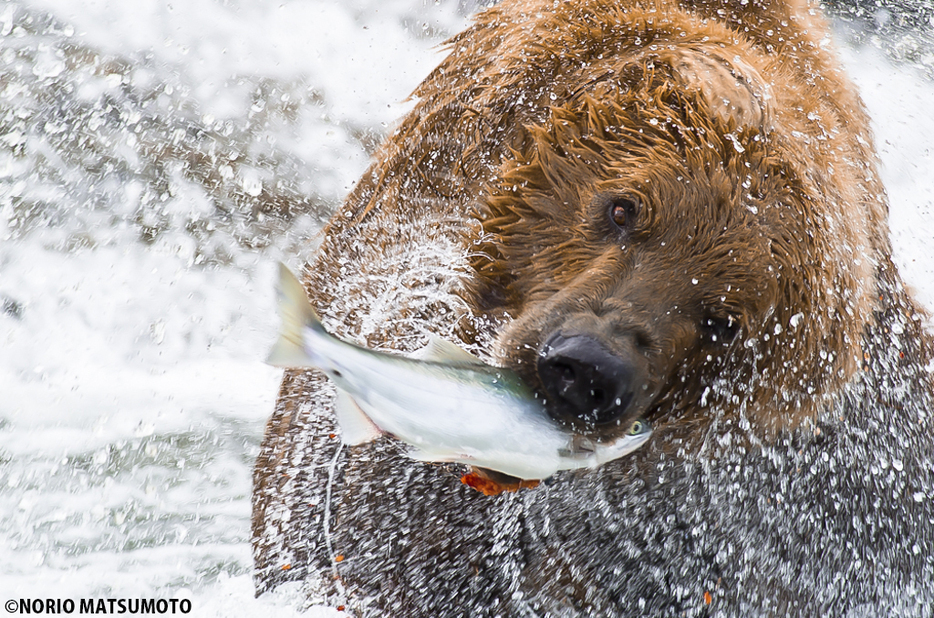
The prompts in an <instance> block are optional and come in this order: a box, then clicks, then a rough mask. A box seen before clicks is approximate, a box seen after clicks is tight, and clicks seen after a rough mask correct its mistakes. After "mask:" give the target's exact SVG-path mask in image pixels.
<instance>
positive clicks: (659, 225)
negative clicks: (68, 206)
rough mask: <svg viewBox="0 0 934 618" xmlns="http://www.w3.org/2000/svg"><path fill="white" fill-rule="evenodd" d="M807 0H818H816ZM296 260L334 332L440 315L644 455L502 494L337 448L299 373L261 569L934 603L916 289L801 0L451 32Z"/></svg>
mask: <svg viewBox="0 0 934 618" xmlns="http://www.w3.org/2000/svg"><path fill="white" fill-rule="evenodd" d="M815 4H816V3H815ZM449 47H450V54H449V55H448V56H447V58H446V59H445V60H444V61H443V62H442V63H441V65H440V66H439V67H438V68H437V69H435V71H434V72H432V73H431V75H429V76H428V78H427V79H426V80H425V81H424V82H423V83H422V85H421V86H420V87H419V88H418V89H417V90H416V92H415V95H414V96H415V97H416V99H417V104H416V105H415V107H414V109H413V111H412V112H411V113H410V114H409V115H408V116H407V117H406V118H405V119H404V120H403V121H402V122H401V124H400V125H399V127H398V128H397V129H396V130H395V131H394V132H393V133H392V135H391V136H390V137H389V138H388V140H387V141H386V143H385V144H384V145H383V146H382V148H381V150H380V151H379V152H378V154H377V157H376V160H375V162H374V163H373V164H372V165H371V167H370V168H369V170H368V171H367V172H366V173H365V174H364V176H363V178H362V179H361V180H360V181H359V183H358V184H357V186H356V187H355V188H354V190H353V192H352V193H351V194H350V196H349V197H348V198H347V201H346V202H345V203H344V205H343V206H342V207H341V208H340V209H339V210H338V211H337V212H336V213H335V214H334V216H333V218H332V220H331V222H330V224H329V225H328V227H327V229H326V230H325V233H324V236H323V240H322V243H321V246H320V248H319V250H318V254H317V257H316V258H315V260H314V261H313V262H312V263H311V264H309V265H308V267H307V269H306V271H305V273H304V275H305V283H306V287H307V290H308V292H309V295H310V298H311V300H312V302H313V303H314V304H315V305H316V307H317V308H318V309H319V311H320V313H321V314H322V315H323V316H325V323H326V325H327V326H328V327H329V328H330V329H331V330H332V331H333V332H335V333H337V334H339V335H340V336H342V337H344V338H347V339H350V340H354V341H357V342H360V343H363V344H365V345H367V346H370V347H372V348H377V349H391V350H398V351H408V350H412V349H415V348H417V347H419V346H420V345H422V344H423V343H424V342H425V340H426V337H427V334H428V333H434V334H436V335H439V336H441V337H444V338H447V339H449V340H450V341H453V342H456V343H458V344H460V345H462V346H464V347H465V348H468V349H470V350H471V351H473V352H474V353H476V354H478V355H480V356H481V357H483V358H485V359H488V360H490V361H491V362H493V363H497V364H501V365H504V366H507V367H510V368H512V369H514V370H515V371H517V372H518V373H519V374H520V375H521V376H522V377H523V378H524V379H525V381H526V382H527V383H528V384H529V385H530V386H531V387H532V388H534V389H535V391H536V392H537V393H539V394H540V396H541V397H542V398H543V399H544V400H545V402H546V407H547V411H548V414H549V415H550V416H551V417H552V418H553V419H554V420H555V422H558V423H562V424H564V425H566V426H567V427H569V428H571V429H573V430H574V431H577V432H579V433H581V434H584V435H587V436H589V437H591V438H592V439H593V440H596V441H602V440H610V439H613V438H614V437H615V436H617V435H618V434H619V433H620V432H621V431H624V428H625V427H626V426H627V424H628V421H630V420H631V419H633V418H637V417H644V418H645V419H647V420H648V421H649V422H651V423H652V425H653V427H654V430H655V433H654V435H653V436H652V438H651V440H650V441H649V442H648V443H647V444H646V445H644V446H643V447H642V448H641V449H640V450H638V451H636V452H635V453H633V454H631V455H629V456H627V457H624V458H622V459H620V460H617V461H613V462H610V463H608V464H605V465H603V466H601V467H599V468H596V469H591V470H578V471H569V472H562V473H559V474H557V475H555V476H554V477H552V478H551V479H548V480H547V481H546V482H544V483H542V484H541V485H540V486H539V487H537V488H534V489H525V490H523V491H519V492H517V493H503V494H501V495H498V496H495V497H487V496H484V495H481V494H480V493H478V492H476V491H473V490H472V489H470V488H468V487H466V486H464V485H462V484H461V483H460V482H459V481H458V477H459V475H460V474H461V473H462V472H463V471H462V470H459V469H458V468H457V467H456V466H451V465H430V464H424V463H417V462H413V461H410V460H409V459H407V458H405V457H404V454H403V450H402V449H401V448H400V447H399V445H398V444H397V443H395V442H394V441H393V440H391V439H382V440H381V441H377V442H376V443H372V444H369V445H365V446H359V447H352V448H348V447H346V446H343V445H342V444H341V440H340V435H339V429H338V428H337V427H336V425H335V422H334V420H333V415H332V414H331V412H330V406H331V403H332V400H333V396H334V394H333V389H332V387H331V385H330V384H329V383H328V382H327V380H326V379H325V378H324V377H323V376H322V375H321V374H319V373H317V372H312V371H287V372H286V373H285V377H284V380H283V383H282V388H281V391H280V396H279V400H278V402H277V405H276V410H275V413H274V415H273V416H272V418H271V420H270V421H269V424H268V427H267V431H266V436H265V440H264V443H263V447H262V451H261V453H260V456H259V458H258V460H257V463H256V471H255V477H254V512H253V535H254V536H253V547H254V557H255V564H256V585H257V593H261V592H263V591H265V590H268V589H270V588H272V587H275V586H276V585H278V584H280V583H282V582H285V581H294V580H297V581H301V582H304V584H303V585H304V589H305V591H306V593H307V595H308V598H309V600H310V601H312V602H325V603H330V604H334V605H340V606H344V607H346V608H347V609H348V611H351V612H354V613H356V614H359V615H365V616H399V617H401V616H435V617H437V616H577V615H580V616H644V615H651V616H669V615H671V616H708V615H710V616H713V615H717V616H748V615H756V616H760V615H761V616H817V615H827V616H879V615H893V614H898V615H907V616H915V615H917V616H930V615H932V614H934V502H932V501H934V448H932V445H934V440H932V427H931V416H932V412H934V407H932V402H934V387H932V377H931V371H932V368H934V362H932V358H934V355H932V346H931V343H930V337H929V335H928V334H927V333H926V331H925V330H924V326H923V323H924V320H925V319H926V315H925V314H924V312H923V310H922V309H921V308H919V307H918V306H917V305H916V304H915V303H914V301H913V300H912V299H911V297H910V295H909V294H908V293H907V292H906V290H905V287H904V285H903V283H902V281H901V280H900V278H899V275H898V273H897V271H896V268H895V266H894V265H893V263H892V260H891V250H890V244H889V237H888V228H887V205H886V197H885V193H884V190H883V187H882V186H881V184H880V181H879V177H878V174H877V171H876V158H875V154H874V151H873V147H872V138H871V135H870V132H869V126H868V119H867V117H866V113H865V111H864V109H863V106H862V104H861V102H860V100H859V98H858V96H857V94H856V92H855V90H854V88H853V87H852V85H851V84H850V83H849V82H848V81H847V79H846V77H845V76H844V74H843V72H842V71H841V69H840V67H839V65H838V63H837V61H836V59H835V57H834V55H833V52H832V51H831V49H830V46H829V41H828V30H827V26H826V24H825V23H824V20H823V18H822V17H821V15H820V14H819V11H818V8H817V7H816V6H815V5H812V4H810V3H808V1H807V0H571V1H561V2H557V1H552V0H503V2H501V3H500V4H499V5H497V6H494V7H492V8H489V9H487V10H486V11H484V12H482V13H481V14H480V15H479V16H478V17H477V18H476V23H475V25H474V26H473V27H471V28H469V29H468V30H467V31H465V32H464V33H462V34H461V35H459V36H456V37H454V38H453V39H452V40H451V41H450V42H449Z"/></svg>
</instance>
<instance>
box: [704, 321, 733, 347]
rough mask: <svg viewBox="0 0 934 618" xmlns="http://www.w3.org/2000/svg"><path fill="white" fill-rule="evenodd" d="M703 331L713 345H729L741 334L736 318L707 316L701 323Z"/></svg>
mask: <svg viewBox="0 0 934 618" xmlns="http://www.w3.org/2000/svg"><path fill="white" fill-rule="evenodd" d="M701 330H703V331H704V335H705V336H706V338H707V339H708V340H709V341H710V342H711V343H719V344H721V345H727V344H729V343H731V342H732V341H733V340H734V339H736V335H737V334H738V333H739V319H738V318H736V317H735V316H732V315H731V316H726V317H720V316H707V317H705V318H704V319H703V320H702V321H701Z"/></svg>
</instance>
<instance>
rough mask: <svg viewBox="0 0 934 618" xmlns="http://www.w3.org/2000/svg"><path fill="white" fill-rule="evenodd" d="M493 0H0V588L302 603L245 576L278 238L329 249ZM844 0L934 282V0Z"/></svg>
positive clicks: (285, 254) (901, 212)
mask: <svg viewBox="0 0 934 618" xmlns="http://www.w3.org/2000/svg"><path fill="white" fill-rule="evenodd" d="M477 4H478V3H476V2H469V1H467V0H461V1H460V2H458V1H457V0H442V1H438V2H429V1H425V0H278V1H276V2H265V1H263V0H185V1H184V2H174V3H168V2H164V1H159V2H157V1H156V0H132V1H130V0H122V1H121V0H84V1H79V0H33V1H23V2H0V601H4V600H5V599H7V598H12V597H14V596H15V597H16V598H18V597H19V596H30V597H42V598H45V597H56V598H75V599H77V598H84V597H96V598H100V597H124V598H126V597H134V598H136V597H147V598H172V597H175V598H189V599H192V603H193V611H192V615H197V616H254V615H257V614H260V613H261V614H262V615H266V616H275V615H282V616H291V615H294V614H296V612H297V611H298V610H300V609H302V600H301V595H300V594H298V590H297V588H294V589H289V588H286V589H285V590H282V591H280V592H279V593H277V594H272V595H267V596H266V597H264V598H262V599H259V600H254V599H253V592H252V582H251V580H250V570H251V558H250V549H249V537H250V533H249V516H250V500H249V496H250V474H251V466H252V462H253V459H254V457H255V456H256V454H257V452H258V449H259V444H260V440H261V438H262V432H263V425H264V422H265V420H266V418H267V417H268V416H269V414H270V413H271V411H272V407H273V403H274V401H275V395H276V389H277V386H278V379H279V375H280V372H279V371H278V370H276V369H273V368H271V367H268V366H266V365H264V364H263V358H264V357H265V354H266V352H267V350H268V348H269V346H270V345H271V343H272V341H273V339H274V337H275V331H276V329H277V323H278V319H277V316H276V314H275V308H274V292H273V283H274V272H275V263H276V261H278V260H283V261H285V262H286V263H287V264H289V265H290V266H292V267H298V266H299V265H300V263H301V262H302V261H303V260H304V259H305V258H307V257H308V256H310V255H311V254H312V253H313V251H314V248H315V246H316V243H317V234H318V232H319V230H320V228H321V226H322V224H323V223H324V222H325V221H326V220H327V217H328V216H329V213H330V212H331V211H332V210H333V209H334V208H335V207H336V206H337V205H338V204H339V203H340V200H341V199H342V197H343V196H344V195H345V194H346V193H347V191H348V190H349V189H350V187H351V186H352V184H353V183H354V181H355V180H356V178H357V177H358V176H359V175H360V174H361V173H362V171H363V170H364V168H365V166H366V163H367V160H368V157H369V155H370V154H371V153H372V152H373V150H374V148H375V147H376V146H377V145H378V144H379V142H380V141H381V139H382V138H383V136H384V135H385V134H386V133H387V131H388V130H389V129H390V128H391V127H392V126H393V124H394V123H395V122H396V120H397V119H398V118H399V117H400V116H401V115H403V114H404V113H405V112H406V110H407V109H408V108H409V107H410V104H409V103H407V102H406V101H405V99H406V97H407V96H408V94H409V93H410V92H411V91H412V89H413V88H414V87H415V86H416V85H417V83H418V82H419V81H420V80H421V78H422V77H424V76H425V75H426V74H427V73H428V72H429V71H430V70H431V68H432V67H433V66H434V65H435V64H437V62H438V61H439V60H440V59H441V57H443V53H444V50H443V47H439V45H440V44H441V42H442V41H443V40H444V39H445V38H447V37H448V36H450V35H452V34H454V33H456V32H457V31H459V30H460V29H462V28H463V27H464V26H465V25H466V24H467V23H468V21H469V15H470V14H471V13H472V12H473V11H475V10H476V9H477ZM829 9H830V10H831V12H832V14H833V15H834V25H835V32H836V38H837V43H838V45H839V46H840V51H841V56H842V59H843V61H844V63H845V64H846V66H847V67H848V69H849V71H850V74H851V75H852V77H853V78H854V80H855V81H856V82H857V84H858V85H859V87H860V88H861V90H862V93H863V96H864V99H865V101H866V104H867V106H868V107H869V109H870V112H871V114H872V115H873V118H874V119H875V131H876V139H877V147H878V149H879V151H880V154H881V157H882V160H883V172H884V178H885V180H886V183H887V186H888V189H889V192H890V199H891V204H892V222H891V223H892V230H893V243H894V245H895V247H896V258H897V261H898V263H899V266H900V268H902V270H903V272H904V274H905V276H906V278H907V279H908V280H909V281H910V282H911V283H913V285H915V286H916V288H917V291H918V294H919V296H920V297H921V298H922V300H923V301H924V302H925V303H926V304H927V306H928V307H931V308H934V251H932V250H931V245H932V241H934V152H932V148H934V146H932V144H934V114H932V113H931V111H930V109H931V102H932V101H934V36H932V33H934V5H932V3H931V2H930V0H887V1H881V0H880V1H875V0H873V1H871V2H870V1H865V0H833V1H832V2H831V3H830V4H829ZM312 614H314V615H318V614H320V615H336V614H337V612H336V610H329V609H327V608H313V609H312ZM306 615H307V614H306Z"/></svg>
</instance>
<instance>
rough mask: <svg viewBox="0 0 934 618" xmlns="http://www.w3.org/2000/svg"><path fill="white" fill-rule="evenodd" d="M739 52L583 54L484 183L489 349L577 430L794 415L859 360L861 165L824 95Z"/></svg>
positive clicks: (866, 307)
mask: <svg viewBox="0 0 934 618" xmlns="http://www.w3.org/2000/svg"><path fill="white" fill-rule="evenodd" d="M742 51H743V55H742V56H741V57H742V58H744V59H745V58H752V59H755V58H756V57H757V55H756V54H757V53H756V51H755V50H754V49H751V48H748V47H747V48H744V49H743V50H742ZM739 57H740V56H738V55H730V52H729V48H726V49H724V46H716V45H710V46H708V47H703V46H701V45H699V46H698V49H696V50H691V49H688V50H685V48H684V46H680V47H674V46H671V47H667V48H666V46H665V45H663V44H659V45H657V46H653V49H648V48H647V47H643V48H640V49H639V50H634V51H632V52H631V53H629V54H628V55H626V54H624V55H622V56H617V57H616V58H615V59H613V60H612V61H607V62H604V63H602V64H600V63H593V64H590V65H588V66H587V67H586V68H585V69H582V70H584V71H586V72H587V73H586V75H582V76H579V78H578V79H577V80H576V81H577V82H579V83H581V84H583V86H581V87H579V88H577V89H576V90H574V91H571V92H564V93H561V94H560V95H559V96H556V97H553V98H554V99H555V103H554V104H553V105H552V106H550V108H549V110H548V113H547V117H545V118H543V120H542V122H539V123H534V124H529V125H527V126H525V127H524V129H523V132H522V134H521V137H520V138H519V139H517V140H516V146H515V147H514V148H513V151H512V155H511V157H509V160H508V161H506V162H505V163H503V165H502V167H501V170H500V173H499V175H498V178H497V181H496V182H495V184H494V186H493V188H492V189H491V191H490V194H489V195H488V196H486V198H485V201H484V204H483V207H482V211H481V214H480V219H481V222H482V230H483V233H482V237H481V238H480V239H479V240H478V242H477V251H476V255H475V257H474V265H475V268H476V271H477V273H478V282H479V283H478V286H477V292H476V294H477V299H478V300H477V301H476V302H477V304H478V305H479V306H481V307H482V308H484V309H486V310H489V311H490V312H492V313H496V312H501V314H502V315H503V317H504V318H505V324H506V325H505V326H504V328H503V329H502V331H501V332H500V333H499V336H498V340H497V345H498V353H499V354H500V356H501V360H502V362H503V363H504V364H505V365H507V366H509V367H511V368H513V369H515V370H516V371H517V372H518V373H519V374H520V375H522V376H523V377H524V378H525V380H526V381H527V382H528V383H529V384H530V385H532V386H533V387H534V388H535V390H536V392H537V395H538V396H539V397H541V398H543V399H544V401H545V405H546V408H547V410H548V412H549V414H550V415H551V416H552V417H553V418H555V419H556V420H558V421H560V422H561V423H564V424H566V425H568V426H570V427H572V428H574V429H576V430H577V431H580V432H583V433H586V434H589V435H592V436H594V437H596V438H597V439H612V438H614V437H616V436H618V435H619V434H620V433H621V432H623V431H625V430H626V428H627V427H629V425H630V424H631V422H632V421H633V420H634V419H636V418H639V417H645V418H648V419H650V420H652V421H653V422H656V423H661V424H665V423H697V422H703V421H704V419H709V418H711V417H712V416H713V415H714V414H721V415H722V414H727V415H733V416H735V417H744V418H746V419H747V420H748V421H749V422H750V423H752V424H753V425H754V426H757V427H761V428H763V429H765V430H766V431H773V430H781V429H783V428H792V427H795V426H797V425H799V424H800V423H801V422H802V421H803V420H805V419H808V418H812V417H813V415H814V414H815V413H816V412H817V411H819V410H820V409H821V406H822V405H823V404H824V402H825V400H826V399H827V398H828V397H831V396H832V395H833V394H834V393H835V392H836V390H837V389H838V388H839V387H840V385H841V384H842V383H844V382H845V381H846V380H848V379H849V378H850V377H851V376H852V374H853V373H854V371H855V370H856V369H857V368H858V367H859V360H860V357H861V351H860V344H861V333H862V330H863V325H864V324H865V322H866V321H867V320H868V319H869V316H870V315H871V312H872V298H873V297H874V295H875V294H876V290H875V286H874V284H873V281H874V269H875V268H876V267H877V266H878V264H876V263H875V258H874V255H875V254H874V251H875V247H874V245H875V244H877V243H878V240H877V239H875V238H874V236H873V235H874V234H878V233H879V231H880V230H877V229H874V227H877V226H884V222H881V221H879V220H878V217H877V216H876V215H873V214H872V212H873V211H872V209H871V208H869V207H867V206H866V205H865V202H868V201H870V200H871V199H872V198H871V197H866V196H865V193H867V192H866V182H867V181H866V177H867V176H871V174H872V172H871V170H867V169H863V168H860V167H858V166H856V165H855V164H852V163H850V162H849V161H848V160H847V159H848V157H847V155H846V153H847V149H848V148H850V147H851V146H850V145H849V144H848V143H845V142H843V139H842V138H839V137H838V133H841V132H838V131H837V130H836V129H837V127H838V124H837V123H839V122H841V121H840V120H839V118H838V117H837V116H836V115H835V110H834V109H832V108H830V107H829V106H828V104H826V103H824V102H822V101H821V100H819V99H818V98H816V97H813V96H811V94H810V93H809V92H808V91H807V89H806V87H805V86H800V85H798V84H795V83H793V82H792V81H789V82H788V83H780V84H779V88H776V87H774V83H775V80H781V79H782V75H781V74H780V72H779V71H775V70H773V69H772V68H770V67H769V66H768V64H767V62H766V61H764V60H763V63H762V65H761V66H760V67H759V68H756V67H754V66H752V64H750V63H748V62H747V61H745V60H743V61H741V60H739ZM766 70H767V71H772V73H770V75H769V80H768V82H767V81H766V80H764V79H763V78H762V77H761V76H760V72H761V71H766ZM769 83H772V84H773V85H772V87H770V86H769V85H768V84H769ZM776 90H780V91H781V92H780V94H775V91H776Z"/></svg>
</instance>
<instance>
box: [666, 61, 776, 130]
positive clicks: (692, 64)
mask: <svg viewBox="0 0 934 618" xmlns="http://www.w3.org/2000/svg"><path fill="white" fill-rule="evenodd" d="M665 60H666V61H667V62H669V63H670V66H671V67H672V69H674V73H675V79H676V80H678V82H679V83H680V86H681V87H683V88H684V90H685V91H686V92H687V93H690V94H693V95H694V96H696V97H698V98H699V99H701V100H703V101H704V102H706V103H707V105H708V106H709V108H710V110H711V111H712V112H713V114H714V115H715V116H716V117H717V118H718V119H720V120H721V121H723V122H724V124H725V125H726V126H729V127H735V128H738V129H754V130H757V131H758V132H760V133H763V134H766V133H768V132H769V131H770V130H771V129H772V111H771V101H772V96H771V92H770V89H769V85H768V83H766V82H765V80H763V79H762V76H761V75H759V72H758V71H756V69H755V68H754V67H752V66H751V65H749V64H748V63H746V62H745V61H743V60H742V59H740V58H739V57H735V58H733V59H732V60H727V59H726V58H723V57H721V56H719V55H717V54H710V53H709V52H705V53H702V52H700V51H684V52H681V53H679V54H677V55H676V56H675V57H673V58H666V59H665Z"/></svg>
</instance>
